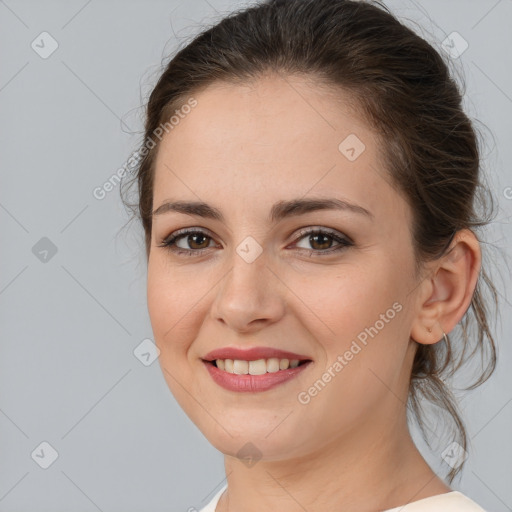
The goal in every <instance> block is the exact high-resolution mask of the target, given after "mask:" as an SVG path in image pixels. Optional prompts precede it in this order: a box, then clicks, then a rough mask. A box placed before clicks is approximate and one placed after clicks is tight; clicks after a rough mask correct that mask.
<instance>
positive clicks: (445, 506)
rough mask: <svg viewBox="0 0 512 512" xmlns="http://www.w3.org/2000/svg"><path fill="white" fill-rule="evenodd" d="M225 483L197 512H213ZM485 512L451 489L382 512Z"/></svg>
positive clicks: (226, 485) (225, 487)
mask: <svg viewBox="0 0 512 512" xmlns="http://www.w3.org/2000/svg"><path fill="white" fill-rule="evenodd" d="M227 487H228V484H225V485H224V487H222V489H220V490H219V491H218V492H217V494H216V495H215V496H214V497H213V498H212V500H211V501H210V503H208V505H206V507H204V508H202V509H201V510H200V511H199V512H215V509H216V507H217V503H219V500H220V497H221V495H222V493H223V492H224V491H225V490H226V489H227ZM440 511H441V512H485V510H484V509H483V508H482V507H480V506H479V505H477V504H476V503H475V502H474V501H473V500H471V499H470V498H468V497H467V496H466V495H465V494H462V493H461V492H459V491H451V492H447V493H444V494H437V495H436V496H430V497H429V498H423V499H422V500H418V501H413V502H411V503H408V504H407V505H403V506H400V507H395V508H390V509H388V510H383V511H382V512H440Z"/></svg>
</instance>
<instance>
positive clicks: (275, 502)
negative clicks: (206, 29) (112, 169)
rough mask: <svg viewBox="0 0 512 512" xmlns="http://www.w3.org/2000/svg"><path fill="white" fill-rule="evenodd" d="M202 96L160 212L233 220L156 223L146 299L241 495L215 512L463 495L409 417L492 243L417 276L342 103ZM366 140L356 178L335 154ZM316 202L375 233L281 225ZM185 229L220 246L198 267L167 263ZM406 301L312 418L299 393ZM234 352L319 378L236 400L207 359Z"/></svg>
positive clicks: (255, 95)
mask: <svg viewBox="0 0 512 512" xmlns="http://www.w3.org/2000/svg"><path fill="white" fill-rule="evenodd" d="M194 97H195V98H196V99H197V101H198V105H197V106H196V107H195V108H194V109H193V110H192V112H191V113H190V114H188V115H187V116H186V117H185V119H183V120H181V121H180V123H179V124H178V125H177V126H176V127H175V128H174V129H173V130H172V131H170V132H169V133H168V134H167V135H166V136H165V137H164V138H163V140H162V142H161V146H160V148H159V151H158V155H157V159H156V164H155V181H154V196H153V197H154V201H153V205H154V209H155V210H156V208H158V207H159V206H160V205H161V204H162V203H165V202H166V201H170V200H173V201H175V200H190V201H204V202H206V203H208V204H209V205H212V206H214V207H216V208H218V209H219V210H220V211H221V212H222V214H223V215H224V217H225V221H224V222H220V221H218V220H215V219H208V218H202V217H199V216H191V215H187V214H184V213H178V212H174V211H169V212H167V213H164V214H160V215H155V216H154V218H153V229H152V240H151V248H150V253H149V257H148V289H147V292H148V309H149V314H150V319H151V323H152V327H153V331H154V336H155V341H156V344H157V346H158V347H159V349H160V351H161V353H160V357H159V361H160V365H161V368H162V371H163V374H164V376H165V379H166V381H167V383H168V385H169V388H170V389H171V391H172V393H173V394H174V396H175V397H176V399H177V400H178V402H179V404H180V405H181V407H182V408H183V409H184V411H185V412H186V414H187V415H188V416H189V417H190V419H191V420H192V421H193V422H194V423H195V424H196V425H197V426H198V428H199V429H200V430H201V431H202V432H203V434H204V435H205V436H206V438H207V439H208V440H209V441H210V442H211V443H212V444H213V445H214V446H215V447H216V448H217V449H218V450H220V451H221V452H222V453H224V455H225V469H226V475H227V480H228V489H227V491H226V492H224V494H223V495H222V497H221V499H220V502H219V504H218V506H217V512H226V511H230V512H234V511H236V512H255V511H261V510H280V511H286V512H295V511H303V510H307V511H308V512H316V511H320V510H322V511H323V510H335V509H339V508H340V507H342V508H343V510H344V511H358V512H361V511H368V512H370V511H377V510H383V509H387V508H392V507H396V506H400V505H404V504H406V503H408V502H411V501H417V500H419V499H422V498H426V497H429V496H432V495H436V494H441V493H445V492H449V491H450V490H451V489H450V487H448V486H447V485H446V484H445V483H444V482H443V480H441V479H440V478H439V477H437V476H436V475H435V474H434V472H433V471H432V470H431V468H430V467H429V466H428V465H427V463H426V462H425V460H424V459H423V458H422V456H421V455H420V453H419V451H418V450H417V449H416V447H415V445H414V443H413V442H412V439H411V437H410V434H409V431H408V428H407V423H406V409H405V403H406V400H407V393H408V382H409V378H410V374H411V367H412V362H413V358H414V353H415V350H416V347H417V346H418V345H417V344H418V343H436V342H438V341H439V340H440V339H442V334H443V331H444V332H446V333H449V332H450V331H451V330H452V329H453V327H454V326H455V325H456V323H457V322H458V321H459V320H460V319H461V318H462V316H463V314H464V313H465V311H466V309H467V308H468V306H469V304H470V301H471V296H472V293H473V290H474V287H475V284H476V279H477V276H478V272H479V269H480V250H479V244H478V241H477V239H476V238H475V236H474V235H473V233H472V232H470V231H468V230H463V231H461V232H459V233H458V234H457V235H456V237H455V238H454V240H453V242H452V245H451V250H450V252H449V253H448V255H447V256H445V257H443V258H441V259H440V260H437V261H435V262H431V263H429V264H428V265H425V266H424V268H423V271H422V273H421V274H420V275H418V274H417V273H416V271H415V259H414V253H413V245H412V238H411V231H410V230H411V228H410V226H411V220H412V213H411V210H410V207H409V206H408V204H407V202H406V201H405V199H404V197H403V196H402V195H401V194H400V193H399V192H398V191H397V189H396V188H394V187H393V186H391V184H390V180H389V177H388V176H387V174H386V172H385V170H383V169H382V164H381V162H382V157H381V155H380V153H379V149H378V148H379V146H378V142H379V139H378V134H376V133H375V132H373V131H372V130H371V129H370V128H369V126H368V125H367V124H366V123H365V122H364V121H363V120H362V118H361V117H360V116H358V115H357V112H356V111H354V110H353V108H350V105H351V104H350V103H349V97H348V96H346V94H345V93H344V92H343V91H337V92H336V95H335V94H330V93H329V92H327V91H326V90H325V88H322V87H320V86H319V85H315V84H314V83H313V81H312V80H311V79H306V78H304V77H298V76H295V77H292V76H286V77H284V76H277V75H267V76H264V77H260V78H259V79H258V80H257V81H255V82H253V83H251V84H247V85H234V84H226V83H215V84H213V85H212V86H210V87H208V88H207V89H205V90H203V91H201V92H200V93H198V94H196V95H194ZM353 133H355V134H356V135H357V137H358V138H359V139H360V140H361V141H363V143H364V144H365V146H366V149H365V150H364V151H363V152H362V153H361V154H360V156H359V157H358V158H357V159H356V160H355V161H353V162H351V161H349V160H348V159H347V158H346V157H345V156H344V155H343V154H342V153H341V152H340V150H339V149H338V146H339V144H340V142H341V141H343V140H344V139H345V138H346V137H347V136H348V135H349V134H353ZM302 197H307V198H310V197H316V198H331V197H335V198H338V199H343V200H346V201H348V202H350V203H353V204H357V205H359V206H362V207H364V208H365V209H367V210H369V211H370V212H371V214H372V217H371V218H370V217H369V216H366V215H362V214H359V213H355V212H352V211H340V210H319V211H313V212H309V213H306V214H302V215H295V216H292V217H289V218H286V219H283V220H281V221H279V222H277V223H275V224H273V223H269V221H268V219H267V217H268V215H269V212H270V208H271V207H272V205H273V204H274V203H276V202H278V201H282V200H288V199H292V198H302ZM305 227H317V228H324V229H327V230H331V231H332V230H334V231H335V232H337V233H339V234H340V235H345V236H348V237H350V239H351V240H352V241H353V245H352V246H349V247H345V248H344V249H343V250H340V251H337V252H331V253H330V254H328V255H321V254H320V253H321V251H322V250H325V249H324V248H328V247H334V246H338V242H336V241H335V240H334V239H332V238H327V239H326V240H325V239H320V240H319V241H317V242H316V243H315V240H314V239H313V240H312V239H311V238H310V236H309V235H306V236H304V235H302V236H301V235H299V234H298V231H299V229H301V228H305ZM182 228H197V229H201V230H203V231H205V232H206V233H205V236H206V237H207V238H201V237H199V238H188V239H187V237H186V236H185V237H182V238H181V239H180V241H178V242H177V243H178V244H179V247H180V248H187V249H189V250H191V251H192V250H195V251H196V252H197V251H198V250H199V249H201V248H206V249H205V250H203V252H202V254H201V255H199V256H190V257H188V256H186V255H178V254H176V253H173V252H171V251H170V250H169V248H166V247H161V244H162V242H163V241H165V240H166V239H168V238H169V235H171V234H172V233H173V232H175V231H176V230H178V229H182ZM248 236H251V237H253V238H254V239H255V240H256V241H257V243H258V244H259V245H260V246H261V248H262V249H263V252H262V253H261V255H260V256H259V257H258V258H257V259H256V260H255V261H253V262H252V263H247V262H246V261H245V260H244V259H243V258H242V257H240V256H239V255H238V254H237V252H236V248H237V246H239V244H240V243H241V242H242V241H243V240H244V239H245V238H246V237H248ZM208 237H210V238H208ZM322 244H324V245H322ZM312 251H313V252H315V251H316V253H315V254H311V252H312ZM394 303H399V304H400V305H401V306H402V309H401V311H400V312H399V313H396V315H395V316H394V318H393V319H392V320H390V321H389V322H388V323H386V324H385V326H384V328H382V329H381V330H380V331H379V332H378V334H377V335H376V336H374V337H373V338H369V341H368V343H367V345H366V346H363V348H362V350H361V351H360V352H359V353H358V354H357V355H356V356H354V357H353V359H352V360H351V361H349V362H348V364H347V365H346V366H344V368H343V370H342V371H340V372H338V373H337V374H336V376H335V377H334V378H332V379H331V381H330V382H329V383H328V384H327V385H326V386H325V387H324V388H323V389H322V390H321V392H319V393H318V394H317V395H316V396H314V397H313V398H311V400H310V402H309V403H307V404H302V403H300V402H299V401H298V399H297V396H298V393H300V392H301V391H304V390H308V388H310V387H311V386H312V385H313V383H314V382H315V381H316V380H317V379H319V378H321V376H322V374H323V373H324V371H325V370H326V369H327V368H328V367H329V366H331V365H332V364H333V363H334V362H335V361H336V359H337V357H338V356H339V355H343V354H344V353H345V352H346V351H347V350H348V349H349V347H350V346H351V343H352V341H353V340H355V339H356V338H357V335H358V334H359V333H361V332H362V331H364V329H365V328H367V327H370V326H374V325H375V323H376V321H377V320H379V318H381V317H380V315H381V314H384V313H386V311H387V310H389V309H390V308H392V305H393V304H394ZM429 329H430V330H431V331H432V332H429V331H428V330H429ZM224 346H238V347H250V346H267V347H277V348H280V349H283V350H290V351H294V352H297V353H299V354H305V355H307V356H308V357H309V358H310V359H312V360H313V363H312V364H310V366H309V368H307V369H306V370H305V371H303V372H302V373H301V374H299V376H298V377H296V378H295V379H292V380H291V381H288V382H286V383H284V384H281V385H280V386H278V387H276V388H273V389H271V390H268V391H265V392H259V393H236V392H232V391H227V390H225V389H223V388H220V387H219V386H218V385H217V384H215V383H214V382H213V381H212V379H211V377H210V376H209V374H208V373H207V371H206V369H205V368H204V366H203V363H202V361H201V358H202V357H204V356H205V354H206V353H207V352H209V351H211V350H213V349H215V348H220V347H224ZM248 442H250V443H252V445H254V446H255V447H256V448H257V450H258V451H259V453H260V454H261V458H260V459H259V460H258V461H257V462H256V463H255V464H254V465H252V466H250V467H249V466H248V465H246V463H245V462H244V461H243V460H240V458H239V457H237V452H238V451H239V450H240V449H241V448H242V447H243V446H244V445H245V444H246V443H248ZM370 489H371V492H368V491H369V490H370Z"/></svg>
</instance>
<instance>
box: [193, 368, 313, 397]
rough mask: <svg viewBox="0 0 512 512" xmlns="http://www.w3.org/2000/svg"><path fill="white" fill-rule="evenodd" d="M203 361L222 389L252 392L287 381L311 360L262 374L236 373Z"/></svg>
mask: <svg viewBox="0 0 512 512" xmlns="http://www.w3.org/2000/svg"><path fill="white" fill-rule="evenodd" d="M203 363H204V364H205V366H206V369H207V370H208V372H209V373H210V375H211V377H212V379H213V380H214V381H215V382H216V383H217V384H218V385H219V386H221V387H223V388H224V389H228V390H229V391H240V392H253V393H254V392H258V391H266V390H267V389H272V388H274V387H276V386H278V385H279V384H282V383H283V382H288V381H289V380H291V379H293V378H294V377H296V376H297V375H299V373H301V372H302V371H303V370H305V369H306V368H307V367H308V366H309V364H310V363H311V361H308V362H306V363H302V364H301V365H300V366H297V367H295V368H288V369H287V370H279V371H277V372H273V373H269V372H267V373H265V374H263V375H249V374H247V375H237V374H235V373H229V372H226V371H224V370H220V369H219V368H217V367H216V366H214V365H213V364H212V363H207V362H206V361H203Z"/></svg>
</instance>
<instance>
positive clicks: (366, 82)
mask: <svg viewBox="0 0 512 512" xmlns="http://www.w3.org/2000/svg"><path fill="white" fill-rule="evenodd" d="M267 72H275V73H282V74H283V75H286V74H302V75H304V76H309V77H314V78H316V79H319V80H318V81H319V83H321V84H324V85H326V86H329V87H332V88H334V89H335V90H336V89H338V90H340V89H341V90H343V91H345V92H348V93H349V94H350V97H351V98H353V99H354V100H355V105H357V107H358V108H359V111H360V113H361V115H362V116H363V117H364V119H366V121H367V122H368V124H369V125H370V126H372V127H373V128H374V129H375V130H376V132H377V133H378V134H380V141H381V142H382V147H381V152H382V157H383V159H384V164H385V167H386V169H387V170H388V172H389V175H390V179H391V182H392V183H393V184H394V185H395V186H396V188H397V190H398V191H400V193H402V194H403V196H404V197H405V198H406V200H407V201H408V203H409V205H410V206H411V208H412V212H413V219H414V220H413V226H412V227H411V229H412V234H413V240H414V246H415V252H416V256H417V258H416V259H417V263H418V269H419V268H421V264H422V263H423V262H426V261H429V260H433V259H436V258H438V257H440V256H441V255H442V254H444V253H445V251H446V249H447V248H448V246H449V244H450V242H451V240H452V238H453V235H454V234H455V233H456V232H457V231H458V230H460V229H462V228H470V229H474V228H477V227H480V226H483V225H485V224H487V223H488V222H489V219H490V217H489V216H486V215H484V211H485V209H486V207H487V206H488V204H487V202H486V201H485V200H483V196H480V195H479V194H478V192H479V190H480V191H481V190H484V191H485V188H484V187H483V186H482V183H481V181H482V178H481V176H480V157H479V148H478V140H477V137H476V133H475V130H474V127H473V125H472V122H471V121H470V119H469V118H468V117H467V115H466V114H465V113H464V111H463V109H462V106H461V101H462V100H461V98H462V95H461V92H460V91H459V89H458V86H457V84H456V83H455V82H454V80H453V79H452V78H451V76H450V73H449V69H448V66H447V64H446V63H445V62H444V60H443V58H442V57H441V56H440V54H439V53H438V51H436V50H435V49H434V48H433V46H431V45H430V44H429V43H428V42H426V41H425V40H424V39H423V38H421V37H420V36H419V35H417V34H415V33H414V32H413V31H412V30H411V29H409V28H407V27H406V26H405V25H404V24H402V23H401V22H399V21H398V20H397V19H396V18H395V17H394V16H393V15H392V14H391V13H390V12H389V11H388V10H387V8H386V7H385V6H384V5H382V4H379V3H370V2H369V1H365V2H362V1H353V0H281V1H278V0H275V1H268V2H265V3H261V4H259V5H255V6H252V7H249V8H246V9H243V10H240V11H236V12H233V13H232V14H231V15H229V16H228V17H225V18H224V19H222V20H221V21H220V22H219V23H217V24H215V25H214V26H212V27H210V28H208V29H205V30H204V31H203V32H202V33H200V34H199V35H197V36H196V37H195V38H194V39H193V40H192V41H191V42H190V43H189V44H187V45H186V46H185V47H184V48H182V49H181V50H179V51H178V52H177V53H176V54H175V56H174V57H173V58H172V59H171V60H170V61H169V63H168V64H167V66H166V68H165V70H164V72H163V73H162V75H161V76H160V78H159V80H158V83H157V84H156V86H155V87H154V89H153V91H152V92H151V95H150V97H149V101H148V104H147V115H146V122H145V137H144V141H145V143H147V141H148V140H154V138H155V135H156V134H158V133H159V132H158V127H160V126H162V125H164V124H165V123H166V122H168V121H169V119H170V117H171V116H172V114H173V113H174V111H175V110H176V109H177V108H179V107H180V105H183V104H185V103H186V101H187V99H189V98H190V96H191V95H192V94H197V93H198V92H199V91H201V90H203V89H204V88H206V87H207V86H208V85H210V84H212V83H213V82H216V81H228V82H237V83H245V82H248V81H250V80H257V79H258V77H261V76H263V75H264V74H266V73H267ZM160 131H161V130H160ZM158 138H160V137H158ZM384 141H385V144H384V143H383V142H384ZM145 151H146V153H145V154H144V151H143V152H142V153H141V154H144V157H143V158H142V160H141V161H140V163H139V165H138V168H137V175H136V176H135V177H134V179H133V180H132V181H131V183H130V184H129V186H131V184H133V183H137V185H138V202H137V203H135V204H129V202H128V201H127V200H125V199H124V198H123V201H124V203H125V205H126V206H128V207H129V208H130V209H131V210H132V213H134V215H135V216H137V217H139V218H140V220H141V221H142V226H143V228H144V231H145V244H146V255H147V256H149V252H150V245H151V220H152V219H151V212H152V209H153V173H154V161H155V155H156V153H157V151H158V143H156V144H153V147H152V149H150V150H149V151H147V148H146V150H145ZM124 185H125V184H123V187H122V189H121V191H122V194H124V189H125V188H126V187H125V186H124ZM479 198H480V199H482V200H481V201H480V202H479V201H478V200H479ZM490 198H491V203H492V197H490ZM477 203H478V204H477ZM479 205H480V207H481V208H480V209H481V210H482V211H478V210H479V209H478V206H479ZM484 285H485V286H487V289H488V290H490V292H491V299H492V303H493V304H494V305H495V306H496V305H497V292H496V289H495V287H494V286H493V284H492V282H491V280H490V279H489V277H488V275H487V274H486V272H485V271H484V269H483V268H482V271H481V273H480V276H479V279H478V283H477V286H476V289H475V292H474V295H473V298H472V302H471V305H470V307H469V309H468V311H467V312H466V314H465V315H464V318H463V319H462V321H461V324H460V326H458V328H457V329H456V330H455V331H454V333H455V334H457V331H458V340H457V342H455V343H454V342H453V341H452V340H451V339H450V337H447V341H448V342H447V343H446V341H445V340H441V341H440V342H438V343H436V344H434V345H423V344H418V348H417V352H416V355H415V359H414V363H413V368H412V375H411V381H410V389H409V402H408V406H409V407H410V410H412V411H413V413H414V416H415V418H416V420H417V421H418V423H419V426H420V429H421V432H422V435H423V437H424V439H425V440H426V441H427V443H428V444H429V446H431V445H430V442H429V439H428V437H429V436H427V435H426V433H425V429H424V427H425V426H426V422H425V418H424V417H423V412H424V411H423V410H422V406H421V402H420V400H421V398H426V399H427V401H430V402H431V403H432V404H434V405H436V406H438V407H440V408H441V409H442V410H443V409H444V410H445V411H446V412H447V413H448V415H449V417H450V418H451V420H452V427H455V429H454V431H455V435H456V437H455V438H456V439H457V442H458V443H459V444H460V445H461V446H462V447H463V448H464V449H465V450H466V449H467V437H466V431H465V427H464V423H463V420H462V418H461V415H460V414H459V412H458V407H457V404H456V399H455V397H454V395H453V394H452V392H451V391H450V390H449V389H448V388H447V387H446V386H445V384H444V382H443V379H446V377H450V376H451V375H453V373H454V372H455V371H456V370H457V369H458V368H459V367H460V366H461V365H462V364H463V362H465V361H466V360H467V357H469V356H473V355H474V353H475V351H476V350H477V349H479V350H480V351H481V355H482V361H483V360H484V359H485V355H486V354H487V356H488V358H487V366H486V368H485V370H484V371H483V372H481V374H480V376H479V377H478V379H477V380H476V381H475V382H474V383H473V384H472V385H470V386H469V387H467V388H466V389H473V388H475V387H476V386H478V385H480V384H482V383H483V382H485V380H487V379H488V378H489V377H490V375H491V374H492V372H493V371H494V369H495V366H496V348H495V343H494V339H493V336H492V332H491V329H490V327H489V323H488V313H489V312H488V309H487V302H486V300H485V299H484V295H483V286H484ZM471 341H473V343H474V348H473V350H472V352H471V354H469V356H468V354H467V352H468V350H469V347H470V345H471ZM465 356H467V357H465ZM462 465H463V462H462V464H459V465H458V466H456V467H454V468H452V469H451V470H450V471H449V473H448V477H449V481H450V482H451V481H452V480H453V478H454V477H455V476H456V475H457V473H458V472H459V471H460V470H461V469H462Z"/></svg>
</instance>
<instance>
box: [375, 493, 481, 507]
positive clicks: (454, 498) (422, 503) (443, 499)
mask: <svg viewBox="0 0 512 512" xmlns="http://www.w3.org/2000/svg"><path fill="white" fill-rule="evenodd" d="M439 510H442V511H443V512H485V510H484V509H483V508H482V507H480V505H478V504H477V503H475V502H474V501H473V500H472V499H470V498H468V497H467V496H466V495H465V494H463V493H461V492H459V491H451V492H447V493H445V494H438V495H436V496H430V497H429V498H424V499H422V500H419V501H413V502H411V503H408V504H407V505H403V506H401V507H396V508H392V509H389V510H385V511H384V512H437V511H439Z"/></svg>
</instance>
